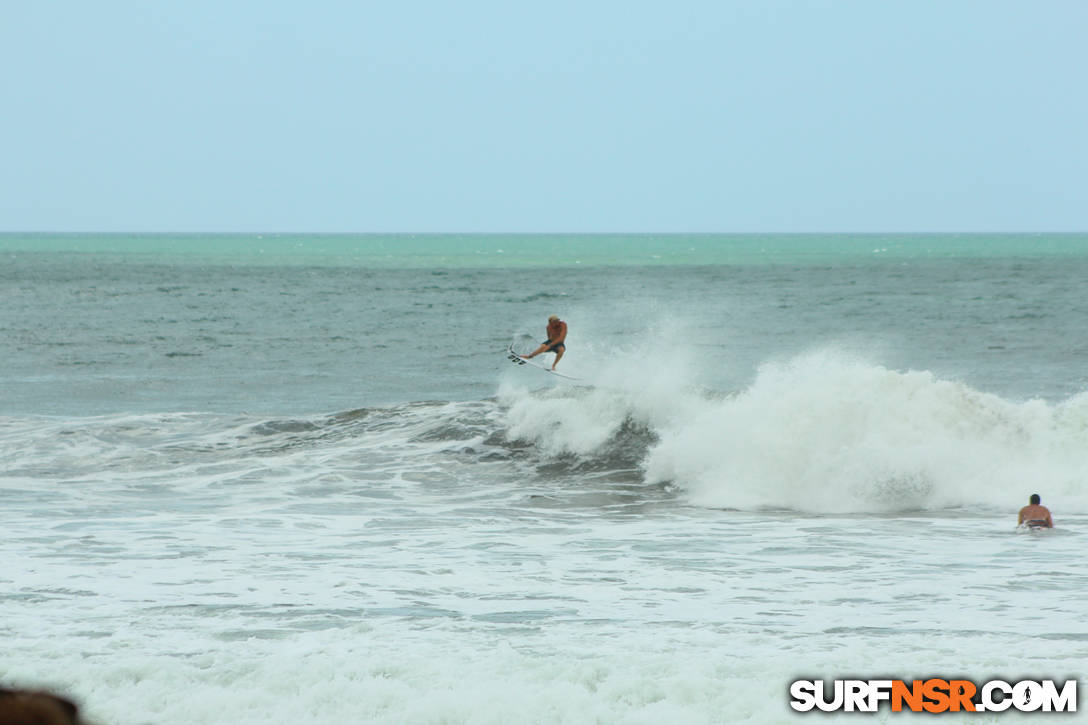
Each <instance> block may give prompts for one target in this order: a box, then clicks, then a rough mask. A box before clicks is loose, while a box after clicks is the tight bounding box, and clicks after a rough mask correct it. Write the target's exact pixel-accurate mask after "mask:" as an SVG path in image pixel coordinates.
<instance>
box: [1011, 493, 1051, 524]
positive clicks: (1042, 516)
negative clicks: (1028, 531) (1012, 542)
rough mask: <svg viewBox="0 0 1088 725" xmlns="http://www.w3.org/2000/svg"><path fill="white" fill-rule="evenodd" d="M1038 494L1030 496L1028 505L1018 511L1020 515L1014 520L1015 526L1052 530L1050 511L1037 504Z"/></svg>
mask: <svg viewBox="0 0 1088 725" xmlns="http://www.w3.org/2000/svg"><path fill="white" fill-rule="evenodd" d="M1040 500H1041V499H1040V498H1039V494H1037V493H1033V494H1031V498H1030V499H1029V501H1030V503H1028V505H1027V506H1025V507H1024V508H1022V509H1020V515H1019V516H1018V517H1017V519H1016V525H1017V526H1030V527H1031V528H1033V529H1041V528H1045V529H1052V528H1054V519H1053V518H1051V516H1050V509H1048V508H1047V507H1046V506H1043V505H1042V504H1041V503H1039V501H1040Z"/></svg>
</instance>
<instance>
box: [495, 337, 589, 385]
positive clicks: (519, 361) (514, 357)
mask: <svg viewBox="0 0 1088 725" xmlns="http://www.w3.org/2000/svg"><path fill="white" fill-rule="evenodd" d="M506 353H507V354H506V359H507V360H509V361H510V362H512V363H514V364H516V365H531V366H532V367H534V368H536V369H537V370H543V371H544V372H546V373H551V374H552V375H555V376H556V377H559V378H565V379H567V380H581V378H576V377H574V376H573V375H564V374H563V373H560V372H556V371H555V370H552V369H551V368H550V367H548V366H547V365H541V364H540V363H538V362H536V361H535V360H526V359H525V358H523V357H522V356H521V355H518V354H517V353H516V352H514V346H513V345H511V346H510V347H509V348H508V349H507V351H506Z"/></svg>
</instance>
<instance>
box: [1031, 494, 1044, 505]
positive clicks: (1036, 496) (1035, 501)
mask: <svg viewBox="0 0 1088 725" xmlns="http://www.w3.org/2000/svg"><path fill="white" fill-rule="evenodd" d="M1041 500H1042V499H1040V498H1039V494H1037V493H1033V494H1031V503H1032V505H1033V506H1038V505H1039V502H1040V501H1041Z"/></svg>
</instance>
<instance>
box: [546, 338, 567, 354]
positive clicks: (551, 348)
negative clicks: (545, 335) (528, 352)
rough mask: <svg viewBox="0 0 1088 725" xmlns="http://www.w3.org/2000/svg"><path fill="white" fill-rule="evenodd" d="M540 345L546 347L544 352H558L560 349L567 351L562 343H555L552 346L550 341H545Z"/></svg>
mask: <svg viewBox="0 0 1088 725" xmlns="http://www.w3.org/2000/svg"><path fill="white" fill-rule="evenodd" d="M540 344H541V345H547V346H548V347H547V348H545V349H544V352H559V350H560V349H562V350H566V349H567V346H566V345H564V344H563V343H561V342H557V343H554V344H553V343H552V341H551V340H545V341H544V342H542V343H540Z"/></svg>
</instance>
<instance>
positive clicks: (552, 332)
mask: <svg viewBox="0 0 1088 725" xmlns="http://www.w3.org/2000/svg"><path fill="white" fill-rule="evenodd" d="M566 339H567V323H565V322H563V321H562V320H560V319H559V315H552V316H551V317H549V318H548V339H547V340H545V341H544V342H542V343H540V347H538V348H537V349H535V350H533V351H532V352H531V353H529V354H528V355H522V357H523V358H525V359H526V360H528V359H529V358H531V357H536V356H537V355H539V354H540V353H542V352H554V353H555V361H554V362H553V363H552V370H555V366H556V365H558V364H559V360H560V358H562V357H563V353H564V352H566V350H567V346H566V344H564V342H563V341H564V340H566Z"/></svg>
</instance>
